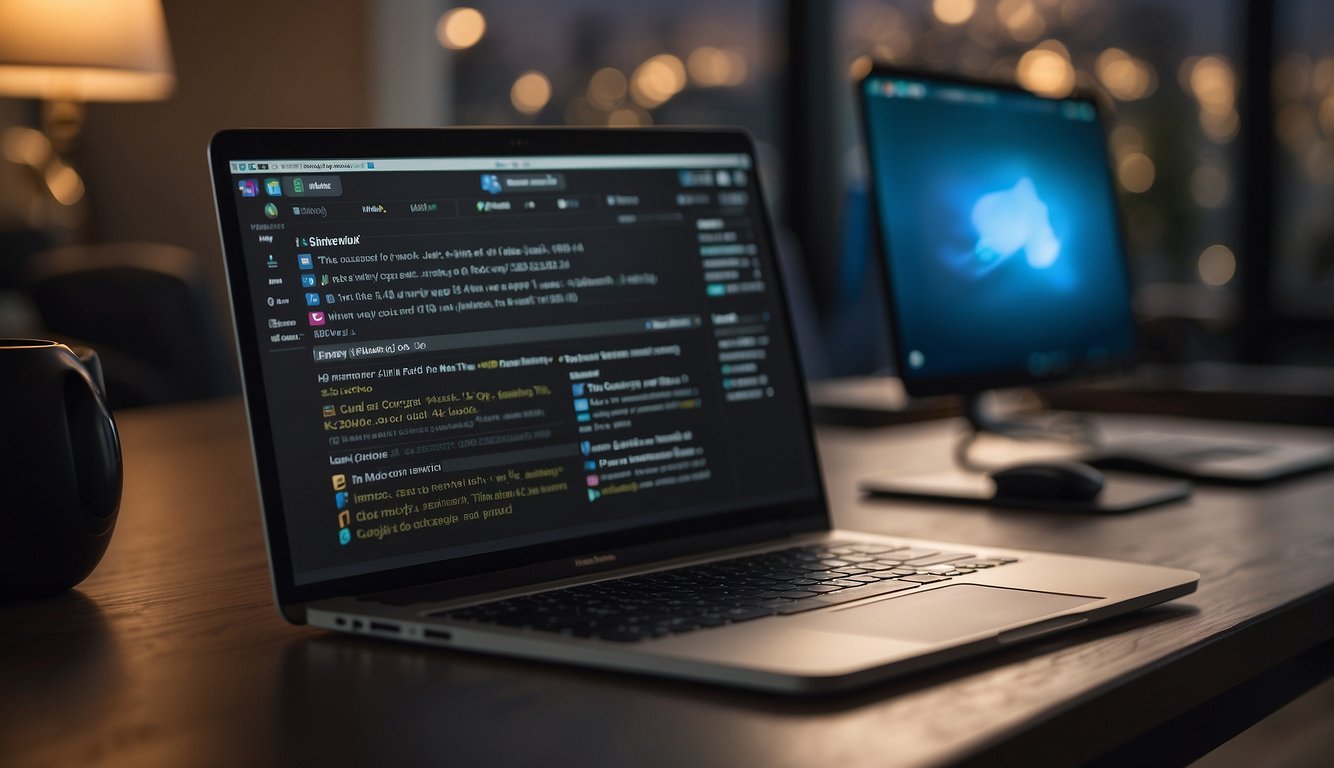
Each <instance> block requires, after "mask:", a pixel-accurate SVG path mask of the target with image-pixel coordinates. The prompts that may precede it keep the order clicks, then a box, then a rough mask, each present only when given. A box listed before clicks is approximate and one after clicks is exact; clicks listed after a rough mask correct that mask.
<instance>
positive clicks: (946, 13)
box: [931, 0, 977, 25]
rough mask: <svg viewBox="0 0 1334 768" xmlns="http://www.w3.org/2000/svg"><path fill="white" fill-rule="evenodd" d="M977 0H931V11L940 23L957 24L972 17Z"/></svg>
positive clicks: (975, 9)
mask: <svg viewBox="0 0 1334 768" xmlns="http://www.w3.org/2000/svg"><path fill="white" fill-rule="evenodd" d="M976 11H977V0H932V2H931V12H932V13H934V14H936V18H937V19H940V21H941V23H942V24H950V25H958V24H962V23H964V22H965V21H968V20H969V19H971V18H973V13H975V12H976Z"/></svg>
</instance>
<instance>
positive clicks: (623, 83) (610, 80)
mask: <svg viewBox="0 0 1334 768" xmlns="http://www.w3.org/2000/svg"><path fill="white" fill-rule="evenodd" d="M628 87H629V86H628V81H627V80H626V79H625V75H624V74H623V73H622V72H621V70H619V69H616V68H615V67H603V68H602V69H599V70H598V71H596V72H594V73H593V77H591V78H589V81H588V101H589V103H591V104H592V105H593V106H595V107H597V108H598V109H601V110H604V111H611V110H613V109H615V108H617V107H619V106H620V105H621V102H623V101H625V95H626V92H627V89H628Z"/></svg>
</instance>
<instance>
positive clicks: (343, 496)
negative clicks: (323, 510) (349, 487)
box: [334, 491, 347, 509]
mask: <svg viewBox="0 0 1334 768" xmlns="http://www.w3.org/2000/svg"><path fill="white" fill-rule="evenodd" d="M334 506H335V507H338V508H339V509H342V508H343V507H346V506H347V491H339V492H338V493H335V494H334Z"/></svg>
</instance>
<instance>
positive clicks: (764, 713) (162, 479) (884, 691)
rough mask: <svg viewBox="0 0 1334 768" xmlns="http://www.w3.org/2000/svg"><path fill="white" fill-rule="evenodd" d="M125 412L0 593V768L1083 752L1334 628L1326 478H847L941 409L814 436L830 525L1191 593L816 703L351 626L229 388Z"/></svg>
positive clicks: (903, 447) (1089, 753)
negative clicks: (1189, 573) (296, 532)
mask: <svg viewBox="0 0 1334 768" xmlns="http://www.w3.org/2000/svg"><path fill="white" fill-rule="evenodd" d="M119 416H120V424H121V428H122V433H123V439H124V446H125V456H126V490H125V497H124V503H123V506H122V511H121V517H120V522H119V527H118V530H117V532H116V537H115V539H114V540H113V542H112V544H111V547H110V549H109V551H108V553H107V556H106V559H105V560H104V561H103V563H102V565H101V566H100V567H99V568H98V570H97V571H96V572H95V573H94V574H93V576H92V577H91V578H89V579H88V581H86V582H85V583H84V584H83V585H81V586H80V587H79V588H78V590H77V591H76V592H73V593H70V594H68V595H65V596H63V597H60V598H55V599H50V600H43V601H35V602H26V603H10V604H0V764H3V765H5V766H46V765H50V766H67V765H108V766H118V765H127V766H130V765H133V766H153V765H173V766H175V765H190V766H201V765H287V764H314V763H316V762H327V763H329V764H333V765H359V764H392V765H438V764H445V763H448V764H451V765H473V764H496V765H511V764H543V765H552V764H574V763H576V762H577V763H578V764H580V765H586V766H597V765H626V764H636V765H644V766H656V765H663V766H667V765H672V766H680V765H691V766H715V765H716V766H736V765H765V766H809V765H840V766H860V765H930V764H941V763H947V762H955V761H960V760H978V761H987V760H989V759H994V758H995V757H996V756H1001V755H1005V756H1009V757H1013V756H1014V754H1013V753H1012V752H1007V750H1015V749H1020V748H1023V749H1027V750H1029V752H1026V753H1024V756H1026V757H1028V758H1030V759H1031V758H1040V761H1041V762H1058V763H1070V762H1077V761H1080V760H1084V759H1088V758H1091V757H1095V756H1096V755H1098V754H1100V753H1102V752H1104V751H1105V750H1107V749H1109V748H1111V747H1114V746H1116V745H1117V744H1120V743H1122V742H1124V741H1126V740H1128V739H1131V738H1134V737H1136V736H1137V735H1139V734H1140V733H1143V732H1144V731H1147V730H1148V729H1151V728H1153V727H1155V726H1156V725H1158V724H1160V723H1162V722H1165V721H1167V720H1169V719H1170V718H1172V717H1174V716H1176V715H1178V714H1180V713H1182V712H1184V711H1186V710H1188V709H1190V708H1191V707H1194V706H1196V705H1198V704H1199V703H1201V702H1203V701H1205V700H1207V699H1209V698H1210V697H1212V696H1215V695H1217V694H1219V693H1220V692H1222V691H1224V690H1226V689H1227V688H1230V687H1232V686H1233V685H1235V684H1237V683H1238V682H1241V681H1244V680H1246V679H1248V678H1252V677H1254V676H1256V675H1260V674H1262V673H1263V672H1264V671H1265V670H1267V669H1269V668H1271V667H1273V666H1274V665H1276V664H1278V663H1280V662H1282V661H1283V660H1285V659H1287V658H1290V657H1291V656H1293V655H1295V654H1297V653H1300V652H1302V651H1304V650H1306V649H1309V648H1311V647H1314V646H1316V645H1319V644H1322V643H1328V642H1331V640H1332V639H1334V502H1332V501H1331V499H1334V475H1331V474H1323V475H1314V476H1310V477H1307V478H1303V479H1300V480H1297V481H1295V482H1292V483H1288V484H1284V485H1278V486H1274V487H1271V488H1265V489H1207V488H1202V489H1199V490H1198V491H1197V493H1196V495H1195V497H1194V498H1193V499H1192V500H1191V501H1189V502H1187V503H1185V504H1180V505H1175V506H1171V507H1163V508H1160V509H1156V510H1149V511H1145V512H1140V513H1135V514H1132V515H1126V516H1119V517H1100V518H1091V517H1071V516H1068V515H1058V514H1051V513H1036V512H1023V511H999V510H994V511H993V510H990V509H986V508H960V507H948V506H937V505H931V504H915V503H905V502H881V501H868V500H864V499H862V498H861V497H860V494H859V493H858V492H857V490H856V481H857V479H859V478H861V477H865V476H867V475H869V474H873V473H876V472H879V471H884V470H886V469H893V470H896V471H897V470H912V469H936V468H939V467H940V466H942V465H943V464H945V463H946V462H948V456H949V453H948V449H949V441H950V440H951V435H952V430H953V429H955V428H956V426H955V425H953V424H952V423H950V422H939V423H933V424H921V425H913V426H906V427H896V428H893V429H891V430H875V431H857V430H840V429H828V430H824V431H822V433H821V451H822V459H823V463H824V467H825V473H826V485H827V487H828V490H829V493H830V497H831V501H832V504H833V506H834V509H835V513H836V518H837V522H838V523H839V524H841V525H844V526H846V527H859V528H864V529H867V530H874V531H877V532H882V533H888V534H898V535H903V536H916V537H923V538H934V539H943V540H947V541H949V540H954V541H960V542H971V543H975V544H977V545H979V546H982V545H992V546H1001V547H1022V548H1028V549H1039V550H1051V551H1057V552H1068V553H1072V554H1084V555H1095V556H1103V557H1114V558H1122V559H1128V560H1138V561H1143V562H1150V563H1160V564H1163V565H1171V566H1176V567H1181V568H1189V569H1192V570H1196V571H1199V572H1200V573H1201V574H1202V580H1201V585H1200V589H1199V591H1198V592H1197V593H1196V594H1194V595H1191V596H1189V597H1188V598H1186V599H1183V600H1178V601H1175V602H1174V603H1171V604H1168V605H1164V606H1160V607H1157V608H1153V609H1150V610H1146V611H1141V612H1139V613H1137V614H1134V615H1131V616H1126V617H1122V618H1119V619H1115V620H1112V621H1109V622H1105V623H1103V624H1100V625H1095V626H1092V627H1087V628H1084V629H1081V630H1078V631H1075V632H1072V633H1068V634H1065V635H1061V636H1058V637H1054V638H1049V639H1045V640H1042V641H1039V642H1037V643H1033V644H1030V645H1027V646H1022V647H1018V648H1013V649H1009V650H1006V651H1002V652H1000V653H996V654H992V655H990V656H986V657H983V658H980V659H974V660H970V661H967V662H963V663H958V664H953V665H950V666H948V667H945V668H942V669H939V670H936V671H933V672H929V673H925V674H921V675H917V676H914V677H911V678H907V679H905V680H901V681H898V682H894V683H890V684H885V685H880V686H877V687H874V688H872V689H870V690H866V691H861V692H858V693H855V694H852V695H848V696H839V697H835V698H829V699H821V700H816V701H792V700H785V699H781V698H776V697H770V696H763V695H758V694H750V693H741V692H734V691H728V690H724V689H715V688H710V687H706V686H701V685H692V684H685V683H673V682H670V681H661V680H654V679H649V678H638V677H633V676H627V675H614V674H609V673H598V672H588V671H582V670H577V669H571V668H563V667H558V666H554V665H543V664H536V663H527V662H518V661H508V660H503V659H493V658H486V657H481V656H473V655H467V654H462V653H450V652H444V651H438V650H431V649H422V648H414V647H411V646H406V645H398V644H392V643H387V642H386V643H381V642H374V641H368V640H363V639H355V638H346V637H340V636H335V635H331V634H328V633H324V632H320V631H316V630H313V629H310V628H307V627H293V626H290V625H287V624H286V623H284V622H283V621H282V620H281V619H280V618H279V616H278V614H277V611H276V609H275V608H274V606H273V603H272V598H271V596H270V591H269V585H268V571H267V564H266V562H265V555H264V547H263V538H262V534H261V529H260V523H259V519H258V511H257V509H258V507H257V502H256V494H255V485H254V476H253V469H252V467H251V462H250V454H249V445H248V438H247V436H246V431H245V426H244V418H243V415H242V410H241V407H240V405H239V403H237V402H234V401H224V402H218V403H206V404H198V405H190V406H178V407H173V408H167V409H155V410H145V411H139V412H133V411H131V412H125V413H122V414H120V415H119ZM998 450H1001V452H1002V453H1005V452H1009V451H1012V449H1009V448H1004V449H998ZM1007 455H1008V454H1007ZM1035 737H1040V740H1041V743H1042V747H1041V752H1040V753H1033V752H1032V747H1031V746H1029V745H1031V744H1032V742H1033V740H1034V738H1035Z"/></svg>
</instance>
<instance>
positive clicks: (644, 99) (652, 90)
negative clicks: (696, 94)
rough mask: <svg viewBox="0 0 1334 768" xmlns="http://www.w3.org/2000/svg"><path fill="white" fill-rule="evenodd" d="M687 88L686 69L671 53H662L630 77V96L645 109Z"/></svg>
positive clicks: (640, 66)
mask: <svg viewBox="0 0 1334 768" xmlns="http://www.w3.org/2000/svg"><path fill="white" fill-rule="evenodd" d="M685 86H686V68H685V65H684V64H682V63H681V60H680V59H678V58H676V57H675V56H673V55H671V54H670V53H661V54H658V55H657V56H654V57H653V58H651V59H649V60H648V61H645V62H644V63H643V64H640V65H639V66H638V67H637V68H636V69H635V72H634V74H633V75H631V76H630V96H631V98H633V99H634V100H635V102H636V103H637V104H639V105H640V106H641V107H644V108H645V109H652V108H654V107H656V106H658V105H660V104H662V103H663V102H665V101H667V100H668V99H670V98H672V97H673V96H675V95H676V94H678V93H680V92H681V89H682V88H685Z"/></svg>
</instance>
